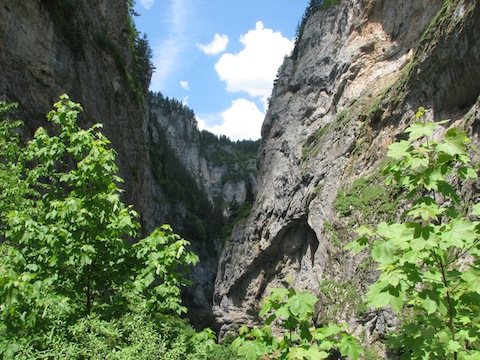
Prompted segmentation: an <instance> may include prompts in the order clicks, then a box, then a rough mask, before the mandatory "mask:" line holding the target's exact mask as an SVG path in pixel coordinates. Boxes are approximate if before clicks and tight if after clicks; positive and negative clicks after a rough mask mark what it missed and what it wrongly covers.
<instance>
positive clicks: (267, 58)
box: [215, 21, 293, 98]
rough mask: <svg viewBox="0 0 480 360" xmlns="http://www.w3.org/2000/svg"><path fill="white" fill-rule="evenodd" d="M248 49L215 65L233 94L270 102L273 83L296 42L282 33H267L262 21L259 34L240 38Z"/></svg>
mask: <svg viewBox="0 0 480 360" xmlns="http://www.w3.org/2000/svg"><path fill="white" fill-rule="evenodd" d="M240 42H241V43H242V44H243V45H244V48H243V50H241V51H240V52H239V53H238V54H229V53H227V54H223V55H222V57H221V58H220V59H219V61H218V62H217V63H216V64H215V70H216V71H217V74H218V76H219V77H220V79H221V80H223V81H225V82H226V83H227V91H229V92H242V91H243V92H246V93H248V94H249V95H250V96H252V97H262V98H267V97H268V96H269V95H270V93H271V89H272V86H273V80H274V79H275V76H276V74H277V70H278V68H279V66H280V65H281V64H282V62H283V58H284V56H285V55H287V54H288V53H290V51H291V49H292V47H293V42H292V41H290V40H289V39H287V38H285V37H283V36H282V34H281V33H280V32H274V31H273V30H271V29H266V28H264V26H263V23H262V22H261V21H258V22H257V23H256V26H255V30H250V31H249V32H248V33H247V34H245V35H243V36H242V37H241V38H240Z"/></svg>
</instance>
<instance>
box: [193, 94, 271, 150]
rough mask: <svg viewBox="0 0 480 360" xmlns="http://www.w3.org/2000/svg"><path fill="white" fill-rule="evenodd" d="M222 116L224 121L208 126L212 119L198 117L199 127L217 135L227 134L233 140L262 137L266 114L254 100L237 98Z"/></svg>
mask: <svg viewBox="0 0 480 360" xmlns="http://www.w3.org/2000/svg"><path fill="white" fill-rule="evenodd" d="M220 117H221V121H222V123H221V124H220V125H214V126H207V122H210V121H206V120H204V119H202V118H199V117H197V122H198V127H199V129H201V130H208V131H210V132H212V133H214V134H216V135H226V136H228V137H229V138H230V139H231V140H233V141H236V140H244V139H251V140H257V139H259V138H260V131H261V128H262V123H263V119H264V117H265V114H264V113H263V112H262V111H260V109H259V108H258V107H257V105H256V104H255V103H254V102H252V101H250V100H247V99H242V98H240V99H236V100H234V101H232V105H231V106H230V107H229V108H228V109H226V110H225V111H223V112H222V113H221V114H220Z"/></svg>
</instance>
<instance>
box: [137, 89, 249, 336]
mask: <svg viewBox="0 0 480 360" xmlns="http://www.w3.org/2000/svg"><path fill="white" fill-rule="evenodd" d="M145 136H146V139H145V141H146V146H147V149H148V153H147V156H148V161H147V163H148V168H149V171H148V172H147V173H146V180H147V181H146V185H147V186H146V187H145V189H144V191H145V193H146V194H149V199H148V204H149V206H148V208H147V209H145V211H144V212H143V214H142V217H143V221H144V225H145V227H146V229H147V231H151V230H152V229H153V228H154V227H156V226H158V225H159V224H161V223H164V222H166V223H168V224H170V225H172V227H173V228H174V230H175V231H176V232H178V233H179V234H180V235H181V236H183V237H185V238H186V239H188V240H189V241H190V242H191V243H192V248H193V251H194V252H195V253H196V254H197V255H199V257H200V263H199V264H198V265H197V266H195V267H194V268H193V271H192V274H191V275H190V276H191V279H192V281H193V285H192V287H191V288H189V289H186V291H185V293H184V300H185V301H186V305H187V306H188V307H189V308H190V312H189V316H190V317H191V319H192V321H193V322H194V324H196V325H198V326H199V327H205V326H207V325H210V326H212V325H213V321H212V319H211V318H212V316H211V304H212V301H213V300H212V299H213V285H214V282H215V276H216V270H217V265H218V258H219V254H220V253H221V251H222V249H223V241H224V237H225V234H224V232H227V231H228V229H229V227H230V226H229V223H230V222H232V221H233V220H234V218H235V214H234V213H232V212H235V209H234V207H235V206H234V204H237V206H240V205H242V204H244V206H247V204H248V203H251V202H252V200H253V193H254V191H255V188H256V183H255V175H256V168H255V166H254V165H255V162H254V160H253V159H254V158H255V155H256V151H257V149H258V142H253V141H242V142H240V143H234V142H232V141H230V140H229V139H227V138H225V137H221V138H218V137H217V136H216V135H214V134H212V133H209V132H205V131H203V132H200V131H199V130H198V127H197V121H196V119H195V115H194V112H193V110H191V109H189V108H188V107H187V106H185V105H184V104H182V103H181V102H179V101H178V100H175V99H168V98H164V97H163V96H162V95H161V94H160V93H158V94H152V93H151V94H149V101H148V116H147V118H146V133H145ZM242 146H243V147H247V150H250V151H245V149H242V148H241V147H242Z"/></svg>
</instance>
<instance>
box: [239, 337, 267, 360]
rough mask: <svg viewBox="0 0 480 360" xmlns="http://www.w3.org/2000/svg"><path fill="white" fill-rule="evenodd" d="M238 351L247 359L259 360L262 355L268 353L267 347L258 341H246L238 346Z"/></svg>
mask: <svg viewBox="0 0 480 360" xmlns="http://www.w3.org/2000/svg"><path fill="white" fill-rule="evenodd" d="M237 352H238V354H239V355H240V356H245V358H246V359H247V360H258V358H259V357H260V356H261V355H264V354H266V353H267V347H266V345H265V344H263V343H261V342H258V341H245V342H244V343H242V344H241V345H240V346H239V347H238V349H237Z"/></svg>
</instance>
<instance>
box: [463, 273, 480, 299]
mask: <svg viewBox="0 0 480 360" xmlns="http://www.w3.org/2000/svg"><path fill="white" fill-rule="evenodd" d="M460 277H461V278H462V280H463V281H465V282H466V283H467V289H468V290H469V291H474V292H476V293H478V294H480V271H478V270H477V269H470V270H467V271H465V272H463V273H462V275H460Z"/></svg>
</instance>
